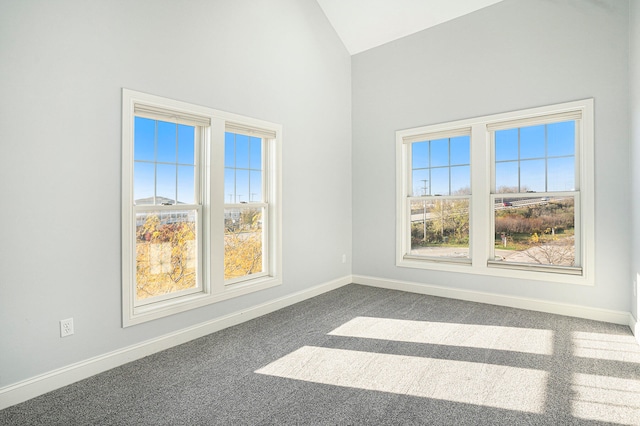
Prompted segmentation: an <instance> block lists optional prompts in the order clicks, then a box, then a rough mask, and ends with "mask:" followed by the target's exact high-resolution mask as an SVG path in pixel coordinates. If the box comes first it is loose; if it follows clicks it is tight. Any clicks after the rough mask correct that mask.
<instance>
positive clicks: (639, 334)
mask: <svg viewBox="0 0 640 426" xmlns="http://www.w3.org/2000/svg"><path fill="white" fill-rule="evenodd" d="M629 328H631V332H632V333H633V335H634V336H636V340H637V341H638V344H639V345H640V321H638V320H637V319H636V317H634V316H633V314H631V313H629Z"/></svg>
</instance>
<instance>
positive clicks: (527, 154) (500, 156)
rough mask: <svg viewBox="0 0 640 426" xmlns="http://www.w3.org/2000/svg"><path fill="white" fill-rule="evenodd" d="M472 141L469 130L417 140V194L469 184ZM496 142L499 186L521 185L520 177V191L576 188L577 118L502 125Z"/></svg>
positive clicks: (414, 170)
mask: <svg viewBox="0 0 640 426" xmlns="http://www.w3.org/2000/svg"><path fill="white" fill-rule="evenodd" d="M469 144H470V137H469V136H460V137H456V138H450V139H437V140H431V141H424V142H415V143H413V144H412V148H411V149H412V180H413V195H415V196H420V195H425V194H426V195H436V194H439V195H455V194H456V193H458V191H462V190H466V189H468V188H470V186H471V182H470V166H469V162H470V160H469V157H470V156H469V152H470V151H469V149H470V145H469ZM495 144H496V145H495V157H496V164H495V173H496V188H500V187H502V186H507V187H517V186H518V180H519V182H520V183H519V184H520V191H521V192H524V191H527V190H528V191H536V192H547V191H549V192H551V191H571V190H573V189H575V164H574V162H575V123H574V122H573V121H565V122H560V123H553V124H546V125H544V124H543V125H538V126H528V127H521V128H515V129H508V130H500V131H497V132H496V142H495ZM545 177H546V179H545ZM518 178H519V179H518ZM545 180H546V183H545ZM425 181H426V182H425ZM545 185H546V186H545Z"/></svg>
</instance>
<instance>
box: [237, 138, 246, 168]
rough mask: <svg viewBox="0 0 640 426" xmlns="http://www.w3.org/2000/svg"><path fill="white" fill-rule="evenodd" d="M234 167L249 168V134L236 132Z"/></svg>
mask: <svg viewBox="0 0 640 426" xmlns="http://www.w3.org/2000/svg"><path fill="white" fill-rule="evenodd" d="M235 136H236V167H237V168H242V169H248V168H249V136H245V135H238V134H236V135H235Z"/></svg>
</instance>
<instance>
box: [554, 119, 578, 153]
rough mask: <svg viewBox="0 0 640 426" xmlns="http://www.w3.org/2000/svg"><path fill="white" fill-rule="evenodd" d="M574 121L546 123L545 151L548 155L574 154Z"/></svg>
mask: <svg viewBox="0 0 640 426" xmlns="http://www.w3.org/2000/svg"><path fill="white" fill-rule="evenodd" d="M575 139H576V125H575V121H564V122H562V123H553V124H548V125H547V140H548V142H547V143H548V148H547V150H548V151H547V152H548V155H549V156H550V157H555V156H559V155H574V154H575Z"/></svg>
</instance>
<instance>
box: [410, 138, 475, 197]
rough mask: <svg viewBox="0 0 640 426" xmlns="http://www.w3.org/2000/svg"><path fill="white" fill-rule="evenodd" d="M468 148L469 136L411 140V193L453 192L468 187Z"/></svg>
mask: <svg viewBox="0 0 640 426" xmlns="http://www.w3.org/2000/svg"><path fill="white" fill-rule="evenodd" d="M469 148H470V146H469V136H459V137H456V138H450V139H436V140H432V141H424V142H415V143H413V144H412V147H411V155H412V169H413V193H414V195H416V196H420V195H425V193H426V195H436V194H439V195H453V194H455V193H456V192H457V191H460V190H464V189H466V188H470V187H471V180H470V179H471V177H470V168H469ZM425 181H426V182H425ZM449 186H451V192H450V191H449Z"/></svg>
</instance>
